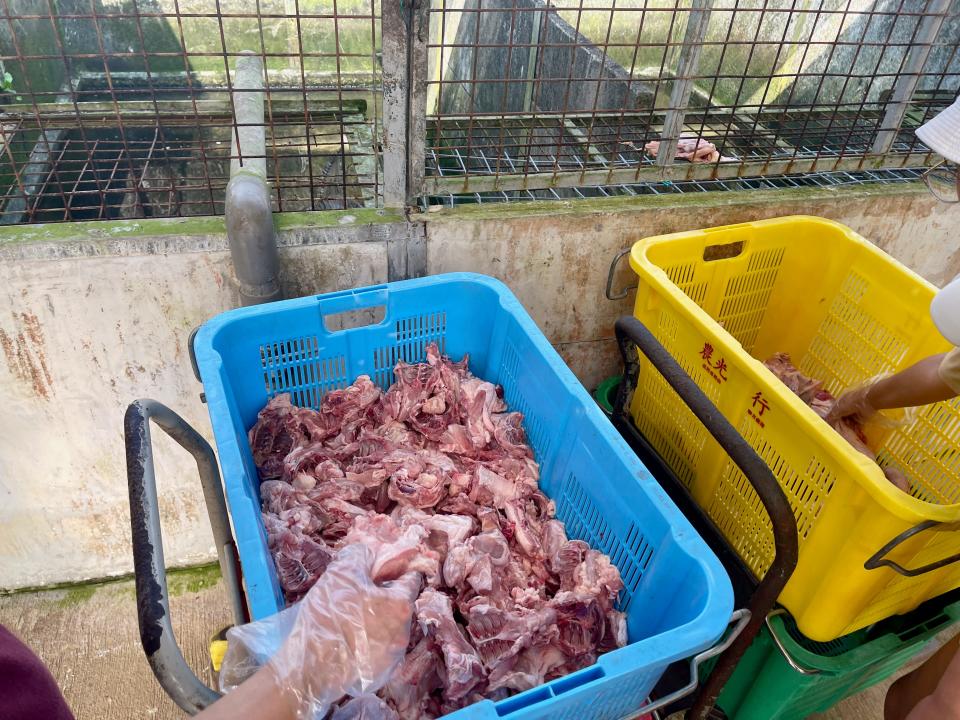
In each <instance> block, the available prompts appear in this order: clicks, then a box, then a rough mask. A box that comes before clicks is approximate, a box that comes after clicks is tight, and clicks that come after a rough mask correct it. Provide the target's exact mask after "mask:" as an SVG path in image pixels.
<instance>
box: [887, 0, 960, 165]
mask: <svg viewBox="0 0 960 720" xmlns="http://www.w3.org/2000/svg"><path fill="white" fill-rule="evenodd" d="M949 10H950V0H928V2H927V9H926V13H925V14H924V16H923V17H922V18H920V21H919V22H920V27H919V28H917V33H916V36H915V40H914V43H913V45H912V46H911V47H910V50H909V51H908V55H907V58H906V60H905V61H904V63H903V66H902V67H901V70H900V73H899V74H898V75H897V80H896V83H895V84H894V86H893V95H892V96H891V98H890V102H889V103H888V104H887V109H886V112H884V114H883V120H882V121H881V122H880V127H879V131H878V132H877V137H876V138H875V139H874V141H873V147H872V148H871V152H872V153H873V154H874V155H885V154H886V153H888V152H890V148H892V147H893V143H894V141H895V140H896V139H897V134H898V133H899V132H900V125H901V124H902V123H903V118H904V115H906V113H907V108H909V107H910V99H911V98H912V97H913V93H914V91H915V90H916V89H917V85H918V84H919V82H920V75H921V74H922V73H923V67H924V65H926V64H927V57H929V55H930V50H931V48H932V47H933V43H934V41H935V40H936V39H937V35H938V34H939V32H940V28H941V27H943V21H944V20H946V17H947V13H948V12H949Z"/></svg>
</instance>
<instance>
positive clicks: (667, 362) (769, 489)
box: [613, 316, 798, 720]
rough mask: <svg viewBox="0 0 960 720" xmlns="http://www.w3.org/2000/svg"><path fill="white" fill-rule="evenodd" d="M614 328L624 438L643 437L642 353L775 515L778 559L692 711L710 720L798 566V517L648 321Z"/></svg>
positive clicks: (618, 421) (624, 321)
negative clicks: (638, 394) (639, 401)
mask: <svg viewBox="0 0 960 720" xmlns="http://www.w3.org/2000/svg"><path fill="white" fill-rule="evenodd" d="M614 329H615V331H616V336H617V344H618V346H619V348H620V355H621V357H622V358H623V365H624V371H623V382H622V383H620V390H619V392H618V393H617V401H616V403H615V404H614V407H613V412H614V415H613V419H614V425H615V426H616V427H617V428H618V429H620V431H621V432H623V433H625V434H628V435H629V434H633V435H637V436H638V435H639V431H637V429H636V427H635V426H634V425H633V423H632V422H631V421H630V419H629V418H630V415H629V408H630V402H631V400H632V399H633V391H634V389H635V388H636V385H637V377H638V375H639V373H640V362H639V353H638V351H639V352H642V353H643V354H644V355H645V356H646V357H647V359H648V360H649V361H650V363H651V364H652V365H653V367H654V368H655V369H656V371H657V372H659V373H660V374H661V375H662V376H663V378H664V379H665V380H666V381H667V384H669V385H670V387H671V388H672V389H673V390H674V392H676V393H677V395H678V396H679V397H680V399H681V400H683V402H684V404H686V406H687V407H688V408H690V410H691V412H693V414H694V415H695V416H696V417H697V419H698V420H699V421H700V422H701V423H702V424H703V426H704V427H705V428H706V429H707V431H708V432H709V433H710V435H711V436H712V437H713V438H714V439H715V440H716V441H717V443H718V444H719V445H720V447H722V448H723V450H724V452H726V453H727V455H729V456H730V459H731V460H733V462H734V464H735V465H736V466H737V467H738V468H739V469H740V471H741V472H742V473H743V474H744V476H745V477H746V478H747V480H748V481H749V483H750V485H751V486H752V487H753V489H754V491H755V492H756V493H757V496H758V497H759V498H760V501H761V502H762V503H763V507H764V509H765V510H766V511H767V514H768V515H769V516H770V524H771V526H772V529H773V541H774V549H775V551H774V557H773V562H772V563H771V564H770V568H769V569H768V570H767V573H766V575H764V576H763V578H762V579H761V580H760V583H759V584H758V585H757V589H756V590H755V591H754V592H753V595H751V597H750V612H751V619H750V621H749V622H748V623H747V626H746V628H745V629H744V631H743V632H742V633H741V634H740V636H739V637H738V638H737V639H736V640H735V641H734V642H733V643H732V644H731V646H730V648H729V649H728V650H727V651H726V652H724V653H723V655H722V656H721V657H720V659H719V660H718V661H717V664H716V666H714V668H713V672H711V673H710V676H709V677H708V678H707V681H706V683H704V685H703V687H702V688H701V689H700V691H699V692H698V693H697V696H696V698H695V699H694V703H693V707H692V708H691V710H690V712H689V713H687V719H688V720H705V718H706V717H707V715H708V714H709V712H710V709H711V708H712V707H713V706H714V704H715V703H716V700H717V696H718V695H719V694H720V689H721V688H722V687H723V685H724V684H725V683H726V682H727V680H728V679H729V678H730V675H731V674H732V673H733V669H734V667H735V666H736V664H737V662H739V660H740V658H741V657H742V656H743V653H744V652H745V651H746V649H747V647H748V646H749V645H750V642H751V641H752V640H753V639H754V638H755V637H756V636H757V633H758V632H759V631H760V626H761V625H762V624H763V619H764V618H765V617H766V614H767V613H768V612H769V611H770V610H771V609H772V608H773V606H774V604H775V603H776V601H777V597H778V596H779V595H780V591H781V590H783V588H784V586H785V585H786V584H787V581H788V580H789V579H790V576H791V575H792V574H793V571H794V569H795V568H796V567H797V555H798V540H797V519H796V517H795V516H794V514H793V510H792V509H791V508H790V503H789V502H788V501H787V496H786V495H785V494H784V492H783V489H782V488H781V487H780V485H779V484H778V483H777V479H776V478H775V477H774V475H773V472H771V470H770V468H769V467H768V466H767V464H766V463H765V462H764V461H763V459H762V458H761V457H760V456H759V455H758V454H757V451H756V450H754V449H753V447H751V446H750V444H749V443H748V442H747V441H746V440H744V439H743V436H742V435H740V433H738V432H737V430H736V428H734V427H733V425H731V424H730V421H729V420H727V419H726V418H725V417H724V416H723V414H722V413H721V412H720V411H719V410H717V407H716V405H714V404H713V402H711V401H710V398H708V397H707V396H706V394H705V393H704V392H703V390H701V389H700V387H699V386H698V385H697V384H696V383H695V382H694V381H693V379H692V378H691V377H690V376H689V375H688V374H687V372H686V371H685V370H684V369H683V368H682V367H681V366H680V363H678V362H677V361H676V359H675V358H674V357H673V356H672V355H671V354H670V353H669V352H668V351H667V349H666V348H665V347H663V345H662V344H661V343H660V341H659V340H657V338H656V336H654V334H653V333H652V332H650V330H649V329H648V328H647V327H646V326H645V325H644V324H643V323H641V322H640V321H639V320H637V319H636V318H635V317H630V316H626V317H621V318H620V319H619V320H617V322H616V323H615V325H614Z"/></svg>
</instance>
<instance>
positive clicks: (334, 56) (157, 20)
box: [0, 0, 380, 224]
mask: <svg viewBox="0 0 960 720" xmlns="http://www.w3.org/2000/svg"><path fill="white" fill-rule="evenodd" d="M254 6H257V8H256V9H257V12H253V11H252V10H253V9H254ZM271 7H275V6H271ZM18 10H20V7H19V6H17V5H15V4H14V3H13V2H11V0H0V26H3V30H4V32H3V34H2V35H0V62H2V63H3V65H4V68H5V69H7V70H9V71H10V72H11V73H12V75H13V83H12V87H11V88H0V108H2V110H3V116H4V117H3V119H2V125H3V130H2V133H3V143H2V145H3V147H2V148H0V150H2V152H0V178H2V179H3V180H4V182H5V183H6V185H5V186H4V187H0V224H14V223H22V222H40V221H43V222H51V221H57V220H66V219H75V220H76V219H93V218H98V217H100V218H117V217H150V216H164V215H206V214H219V213H221V212H223V208H224V194H225V189H226V184H227V180H228V176H229V172H228V167H229V165H230V163H231V161H240V162H242V163H243V164H244V165H246V164H248V160H251V159H254V160H265V157H266V156H267V155H269V156H270V158H271V162H270V163H269V165H270V167H269V168H268V172H267V175H268V176H269V178H268V179H269V181H270V184H271V197H272V205H273V209H275V210H278V209H284V210H321V209H329V208H347V207H359V206H362V205H367V206H371V207H375V206H377V205H378V204H379V197H380V188H379V186H378V185H379V179H380V178H379V150H378V147H377V144H376V142H375V139H376V129H377V125H378V122H379V120H378V118H377V114H378V106H379V102H378V99H379V85H378V83H379V80H380V73H379V69H378V67H377V63H378V51H379V47H378V46H379V42H380V31H379V26H380V11H379V3H376V2H374V1H373V0H369V2H367V3H364V2H360V3H357V2H354V1H353V0H337V2H334V3H333V4H332V5H331V6H330V7H325V8H324V9H323V10H322V12H313V11H311V10H310V9H309V8H306V7H304V8H300V7H299V5H298V0H290V2H289V3H287V4H286V5H285V7H284V9H283V10H279V11H277V10H274V11H273V12H260V10H261V8H260V7H259V2H258V3H251V4H250V7H249V8H244V9H243V11H241V12H232V11H230V10H229V9H228V6H227V4H226V3H224V4H223V7H221V6H220V0H215V2H213V3H211V4H210V10H208V11H204V12H189V11H187V9H186V8H185V7H184V6H183V4H182V3H181V2H180V0H171V2H170V3H169V6H166V5H165V6H164V8H163V9H162V10H161V9H160V8H158V6H156V4H155V3H146V2H142V1H141V0H131V1H130V2H129V3H127V5H126V6H125V7H124V8H122V9H121V8H114V7H112V6H111V7H104V8H101V7H100V6H99V5H98V4H93V5H90V4H87V5H84V4H83V3H80V4H75V7H74V6H69V5H62V4H58V3H56V2H54V0H45V1H44V0H40V2H38V3H34V4H33V5H31V7H30V8H28V12H18ZM265 25H266V26H267V27H265ZM321 30H322V32H321ZM327 30H330V31H331V32H332V35H333V37H334V39H335V41H336V42H334V44H333V45H334V46H333V47H327V46H326V45H321V44H319V41H318V38H322V37H324V35H325V33H326V31H327ZM278 33H279V35H278ZM278 37H279V38H280V43H279V44H278V42H277V39H278ZM251 42H252V44H253V45H254V47H253V48H252V50H253V52H254V54H255V55H256V56H258V57H259V58H260V59H261V60H262V61H263V64H264V66H265V68H266V73H265V83H264V84H265V88H264V90H265V93H266V108H265V110H266V116H267V118H266V120H265V122H264V123H263V124H264V126H265V128H266V135H267V145H266V148H265V150H264V157H263V158H248V157H246V152H245V150H244V144H243V143H234V149H233V151H232V153H231V149H230V147H231V143H230V136H231V135H232V136H234V140H236V137H237V136H238V135H240V134H242V131H243V130H244V128H243V127H242V126H241V127H238V126H237V124H236V123H235V121H234V119H233V118H234V113H233V103H232V96H231V90H232V87H231V86H232V77H231V76H232V66H233V63H234V61H235V59H236V58H240V57H242V53H243V51H244V50H245V49H246V48H245V47H244V45H241V43H243V44H250V43H251ZM284 42H286V45H284V44H283V43H284ZM370 125H372V126H373V131H370V132H368V131H367V130H366V128H367V126H370ZM38 142H40V143H41V145H42V147H39V148H38V147H37V143H38ZM41 151H42V152H41ZM31 155H32V158H31ZM148 159H149V161H148ZM41 161H42V162H41ZM361 169H362V172H361V171H360V170H361Z"/></svg>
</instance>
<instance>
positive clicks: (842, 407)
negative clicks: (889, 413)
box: [825, 382, 877, 425]
mask: <svg viewBox="0 0 960 720" xmlns="http://www.w3.org/2000/svg"><path fill="white" fill-rule="evenodd" d="M871 387H873V383H872V382H870V383H865V384H863V385H861V386H860V387H856V388H854V389H853V390H850V391H848V392H845V393H844V394H843V395H841V396H840V397H839V398H838V399H837V402H836V403H834V405H833V407H832V408H831V409H830V411H829V412H828V413H827V416H826V418H825V419H826V421H827V422H828V423H830V424H831V425H834V424H836V423H838V422H840V421H841V420H843V418H848V417H856V418H857V419H859V420H860V421H861V422H866V421H867V420H869V419H871V418H872V417H873V416H874V415H876V414H877V409H876V408H875V407H874V406H873V405H872V404H870V398H869V390H870V388H871Z"/></svg>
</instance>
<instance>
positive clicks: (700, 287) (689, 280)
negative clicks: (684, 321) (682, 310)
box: [664, 263, 707, 307]
mask: <svg viewBox="0 0 960 720" xmlns="http://www.w3.org/2000/svg"><path fill="white" fill-rule="evenodd" d="M696 268H697V265H696V264H695V263H689V264H687V265H675V266H674V267H671V268H665V270H664V272H666V273H667V277H668V278H670V280H671V282H673V284H674V285H676V286H677V287H678V288H679V289H680V290H682V291H683V292H684V293H685V294H686V295H687V297H689V298H690V299H691V300H693V301H694V302H695V303H696V304H697V305H699V306H700V307H703V301H704V298H705V297H706V295H707V283H706V282H704V281H700V282H694V279H695V278H696Z"/></svg>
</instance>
